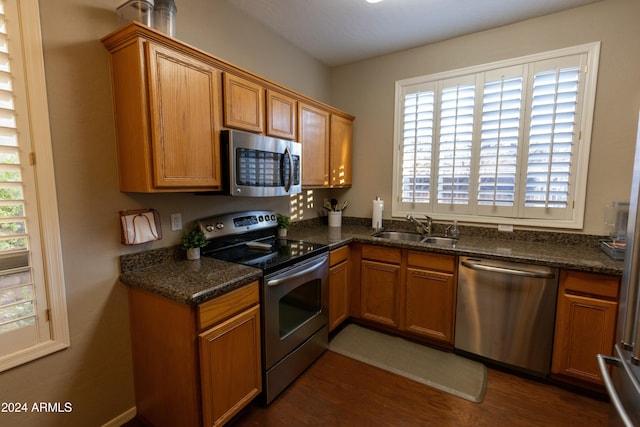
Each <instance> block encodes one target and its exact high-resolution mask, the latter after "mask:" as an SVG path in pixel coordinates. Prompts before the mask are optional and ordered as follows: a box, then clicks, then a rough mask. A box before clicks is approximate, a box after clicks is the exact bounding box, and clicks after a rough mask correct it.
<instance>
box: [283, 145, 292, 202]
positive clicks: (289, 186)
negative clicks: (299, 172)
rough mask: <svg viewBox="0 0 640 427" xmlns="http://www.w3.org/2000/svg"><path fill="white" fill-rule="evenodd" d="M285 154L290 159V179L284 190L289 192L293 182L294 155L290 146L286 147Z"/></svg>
mask: <svg viewBox="0 0 640 427" xmlns="http://www.w3.org/2000/svg"><path fill="white" fill-rule="evenodd" d="M284 154H285V156H287V158H288V159H289V181H288V182H287V183H286V184H285V185H284V191H286V192H287V193H288V192H289V189H290V188H291V183H292V182H293V156H292V155H291V151H289V147H285V148H284Z"/></svg>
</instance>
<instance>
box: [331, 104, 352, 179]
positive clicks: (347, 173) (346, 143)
mask: <svg viewBox="0 0 640 427" xmlns="http://www.w3.org/2000/svg"><path fill="white" fill-rule="evenodd" d="M330 141H331V142H330V148H329V155H330V162H329V165H330V172H331V174H330V177H329V179H330V182H329V185H330V186H331V187H351V183H352V178H351V173H352V167H351V164H352V159H353V154H352V153H353V122H352V121H351V120H348V119H345V118H344V117H340V116H336V115H334V114H332V115H331V138H330Z"/></svg>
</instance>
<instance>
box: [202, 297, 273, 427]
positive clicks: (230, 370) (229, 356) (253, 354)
mask: <svg viewBox="0 0 640 427" xmlns="http://www.w3.org/2000/svg"><path fill="white" fill-rule="evenodd" d="M199 341H200V371H201V382H202V410H203V419H204V425H205V426H214V425H215V426H217V425H223V424H224V423H226V422H227V421H229V420H230V419H231V418H232V417H233V416H234V415H235V414H237V413H238V412H240V410H241V409H242V408H244V407H245V406H246V405H247V404H248V403H249V402H251V400H253V398H254V397H256V396H257V395H258V394H260V392H261V391H262V371H261V361H260V306H254V307H252V308H250V309H248V310H246V311H244V312H242V313H240V314H238V315H236V316H234V317H232V318H231V319H229V320H227V321H225V322H222V323H221V324H219V325H217V326H214V327H212V328H211V329H209V330H207V331H205V332H203V333H202V334H200V338H199Z"/></svg>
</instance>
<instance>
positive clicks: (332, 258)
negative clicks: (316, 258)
mask: <svg viewBox="0 0 640 427" xmlns="http://www.w3.org/2000/svg"><path fill="white" fill-rule="evenodd" d="M350 254H351V250H350V249H349V246H343V247H341V248H339V249H336V250H333V251H331V252H329V266H330V267H333V266H334V265H336V264H339V263H341V262H342V261H346V260H348V259H349V255H350Z"/></svg>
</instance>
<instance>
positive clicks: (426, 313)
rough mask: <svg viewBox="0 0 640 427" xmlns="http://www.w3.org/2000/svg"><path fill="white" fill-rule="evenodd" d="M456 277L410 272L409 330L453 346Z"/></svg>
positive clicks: (427, 271) (408, 283)
mask: <svg viewBox="0 0 640 427" xmlns="http://www.w3.org/2000/svg"><path fill="white" fill-rule="evenodd" d="M454 277H455V276H454V274H452V273H443V272H435V271H429V270H423V269H417V268H408V269H407V292H406V303H405V329H406V330H407V331H408V332H412V333H415V334H418V335H422V336H425V337H428V338H433V339H436V340H439V341H444V342H446V343H453V328H454V324H453V322H454V313H455V295H456V284H455V280H454Z"/></svg>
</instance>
